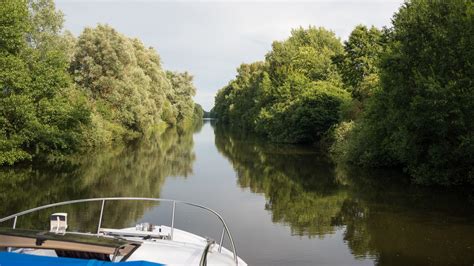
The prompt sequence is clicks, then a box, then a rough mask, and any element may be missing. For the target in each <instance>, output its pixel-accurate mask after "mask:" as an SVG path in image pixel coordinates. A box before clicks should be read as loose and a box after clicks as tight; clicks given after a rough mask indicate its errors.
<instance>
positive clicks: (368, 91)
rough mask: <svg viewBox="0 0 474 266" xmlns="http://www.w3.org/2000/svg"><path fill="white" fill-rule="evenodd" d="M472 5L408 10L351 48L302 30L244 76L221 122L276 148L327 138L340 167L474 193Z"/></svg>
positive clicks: (226, 93) (357, 34)
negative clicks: (385, 169) (391, 172)
mask: <svg viewBox="0 0 474 266" xmlns="http://www.w3.org/2000/svg"><path fill="white" fill-rule="evenodd" d="M473 5H474V4H473V3H472V1H466V0H454V1H428V0H412V1H407V2H406V3H405V4H404V5H403V6H402V7H401V8H400V10H399V11H398V12H397V13H396V14H395V15H394V18H393V27H391V28H389V29H384V30H378V29H376V28H374V27H371V28H367V27H365V26H357V27H356V28H355V29H354V31H353V32H352V33H351V35H350V36H349V38H348V40H347V41H346V42H344V46H342V45H341V44H340V42H339V40H337V39H336V38H335V37H334V35H333V34H332V33H331V32H328V31H326V30H324V29H317V28H311V27H310V28H309V29H307V30H304V29H301V28H300V29H297V30H294V31H293V32H292V36H291V37H290V38H289V39H288V40H286V41H284V42H275V43H274V44H273V47H272V48H273V49H272V51H271V52H269V53H268V54H267V56H266V59H265V62H259V63H254V64H251V65H246V64H244V65H242V66H241V67H240V68H239V69H238V74H237V76H236V78H235V79H234V80H233V81H231V82H230V83H229V85H227V86H226V87H224V88H222V89H221V90H220V91H219V92H218V94H217V96H216V104H215V107H214V109H213V114H214V115H215V116H217V117H218V118H219V120H220V121H221V122H222V123H229V124H232V125H238V126H240V127H242V128H247V129H250V130H255V131H257V132H259V133H262V134H263V135H266V136H268V137H269V138H270V139H271V140H274V141H279V142H293V143H297V142H315V141H318V140H321V137H323V140H324V142H326V143H327V142H329V143H332V144H330V145H329V146H330V151H331V153H332V154H333V155H334V157H335V158H336V159H337V160H338V161H345V162H351V163H355V164H359V165H364V166H371V167H380V166H390V167H393V166H396V167H401V168H403V169H405V170H406V171H407V172H408V173H409V174H410V175H411V176H413V178H414V181H415V182H416V183H422V184H441V185H449V184H463V183H468V184H474V155H473V154H474V137H473V132H474V119H473V117H474V91H473V83H472V77H473V75H474V74H473V73H474V69H473V59H474V49H473V48H472V47H474V42H473V41H474V40H473V39H474V32H473V29H474V27H473V25H474V21H473V20H474V7H473ZM349 95H350V96H349Z"/></svg>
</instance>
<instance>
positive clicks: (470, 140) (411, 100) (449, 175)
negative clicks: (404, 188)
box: [352, 0, 474, 185]
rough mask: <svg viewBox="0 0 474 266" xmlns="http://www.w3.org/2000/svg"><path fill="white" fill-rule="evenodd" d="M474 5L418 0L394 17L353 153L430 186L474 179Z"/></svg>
mask: <svg viewBox="0 0 474 266" xmlns="http://www.w3.org/2000/svg"><path fill="white" fill-rule="evenodd" d="M473 25H474V4H473V3H472V1H465V0H453V1H428V0H412V1H409V2H407V3H405V4H404V5H403V7H401V8H400V10H399V12H398V13H397V14H395V16H394V19H393V29H392V31H391V33H390V37H391V42H390V44H389V46H388V52H387V55H386V56H385V57H384V58H383V61H382V66H381V82H382V90H381V91H380V92H379V93H376V94H375V96H374V99H373V102H372V104H371V105H370V106H369V110H368V112H367V114H366V119H365V120H364V121H363V123H362V125H361V127H360V129H359V130H358V138H357V139H358V141H356V143H357V145H355V147H356V148H355V152H354V154H353V156H352V157H353V158H354V159H355V160H356V161H358V162H362V163H365V164H369V165H374V164H375V165H386V164H401V165H402V166H404V167H405V168H406V169H407V171H408V172H409V173H410V174H411V175H412V176H413V177H414V180H415V182H417V183H424V184H442V185H448V184H459V183H471V184H474V136H473V134H472V133H473V132H474V119H473V117H474V86H473V82H472V77H473V74H474V49H472V47H474V27H473Z"/></svg>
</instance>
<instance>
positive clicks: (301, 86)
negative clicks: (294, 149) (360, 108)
mask: <svg viewBox="0 0 474 266" xmlns="http://www.w3.org/2000/svg"><path fill="white" fill-rule="evenodd" d="M272 47H273V49H272V51H271V52H269V53H268V54H267V55H266V59H265V62H256V63H253V64H250V65H247V64H243V65H241V66H240V68H239V69H238V70H237V72H238V74H237V77H236V78H235V80H233V81H231V82H230V83H229V85H227V86H226V87H224V88H222V89H221V90H220V91H219V92H218V93H217V96H216V99H215V102H216V103H215V107H214V109H213V113H214V114H215V115H216V116H217V117H218V118H219V120H220V121H222V122H224V123H225V122H228V123H231V124H233V125H236V126H239V127H244V128H247V129H250V130H255V131H257V132H259V133H261V134H264V135H267V136H268V137H269V138H270V139H272V140H274V141H279V142H291V143H302V142H306V143H308V142H314V141H316V140H318V139H320V138H321V137H322V135H323V134H324V133H325V132H326V131H327V130H328V129H329V128H330V127H331V126H333V125H334V124H335V123H337V122H338V121H339V119H340V117H341V111H342V110H343V109H344V105H345V104H346V103H347V102H349V101H350V95H349V93H347V91H345V90H343V89H342V82H341V79H340V76H339V74H338V72H337V68H336V66H335V65H334V64H333V63H332V57H334V56H337V55H341V54H342V52H343V47H342V45H341V43H340V41H339V40H338V39H337V38H336V37H335V35H334V33H333V32H330V31H327V30H325V29H323V28H314V27H310V28H308V29H303V28H299V29H296V30H293V31H292V35H291V37H290V38H288V39H287V40H285V41H282V42H274V43H273V45H272Z"/></svg>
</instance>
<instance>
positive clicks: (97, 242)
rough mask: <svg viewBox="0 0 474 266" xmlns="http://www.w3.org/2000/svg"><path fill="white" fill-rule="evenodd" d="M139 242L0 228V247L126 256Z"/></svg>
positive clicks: (75, 234)
mask: <svg viewBox="0 0 474 266" xmlns="http://www.w3.org/2000/svg"><path fill="white" fill-rule="evenodd" d="M139 246H140V242H135V241H129V240H125V239H119V238H113V237H108V236H99V235H87V234H77V233H69V232H67V233H65V234H55V233H51V232H48V231H38V230H26V229H11V228H0V247H13V248H34V249H52V250H55V251H56V252H58V251H75V252H82V253H95V254H97V253H99V254H106V255H119V256H127V255H128V254H131V252H133V251H134V250H135V249H136V248H138V247H139Z"/></svg>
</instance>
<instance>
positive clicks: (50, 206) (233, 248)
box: [0, 197, 239, 265]
mask: <svg viewBox="0 0 474 266" xmlns="http://www.w3.org/2000/svg"><path fill="white" fill-rule="evenodd" d="M121 200H136V201H153V202H171V203H172V206H173V210H172V215H171V236H170V237H171V240H172V239H173V229H174V217H175V208H176V203H178V204H184V205H189V206H193V207H197V208H201V209H204V210H206V211H209V212H210V213H212V214H214V215H215V216H217V218H218V219H219V220H220V221H221V223H222V225H223V227H224V228H223V233H224V230H225V232H226V234H227V236H228V237H229V241H230V243H231V246H232V253H233V255H234V261H235V265H238V263H239V262H238V256H237V251H236V249H235V244H234V240H233V238H232V235H231V233H230V231H229V228H228V227H227V224H226V223H225V221H224V219H223V218H222V216H221V215H220V214H218V213H217V212H216V211H214V210H212V209H210V208H207V207H205V206H202V205H199V204H196V203H191V202H186V201H179V200H172V199H158V198H137V197H111V198H91V199H79V200H69V201H63V202H58V203H52V204H47V205H43V206H40V207H36V208H33V209H29V210H26V211H22V212H18V213H15V214H12V215H9V216H6V217H4V218H1V219H0V223H3V222H5V221H8V220H11V219H14V220H13V228H14V229H15V227H16V223H17V219H18V217H20V216H23V215H25V214H29V213H32V212H36V211H39V210H44V209H49V208H52V207H57V206H64V205H69V204H75V203H84V202H95V201H102V206H101V211H100V217H99V223H98V225H97V233H96V234H92V235H99V230H100V227H101V224H102V215H103V213H104V206H105V202H106V201H121ZM223 233H222V236H221V241H220V246H219V252H221V246H222V239H223V236H224V234H223Z"/></svg>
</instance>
